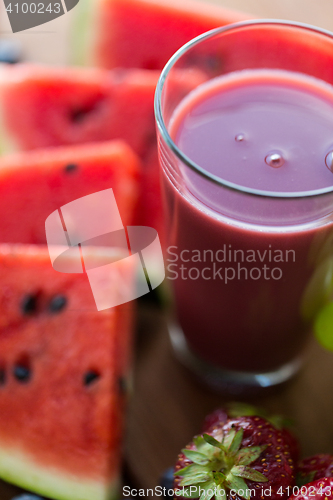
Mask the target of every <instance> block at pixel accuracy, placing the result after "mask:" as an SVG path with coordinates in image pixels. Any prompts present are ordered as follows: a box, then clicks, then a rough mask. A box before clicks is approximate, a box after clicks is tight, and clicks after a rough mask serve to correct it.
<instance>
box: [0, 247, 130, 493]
mask: <svg viewBox="0 0 333 500" xmlns="http://www.w3.org/2000/svg"><path fill="white" fill-rule="evenodd" d="M86 255H87V259H88V261H87V262H89V264H94V265H95V264H99V263H103V262H105V258H106V257H108V259H109V260H110V259H111V260H117V261H118V263H119V264H118V266H119V273H118V275H117V278H116V281H117V283H116V284H115V286H117V287H119V288H121V287H122V286H125V287H128V283H129V281H130V280H132V277H133V275H132V271H133V269H132V266H131V265H130V266H127V265H126V264H125V260H118V259H119V258H120V257H121V255H122V254H119V253H118V251H115V250H111V251H110V250H109V249H107V248H93V247H90V248H88V247H87V254H86ZM68 260H69V264H70V261H71V260H72V258H71V257H69V258H68ZM0 277H1V278H0V280H1V282H2V287H1V289H0V304H1V309H2V313H3V316H4V315H5V316H6V318H7V319H5V318H4V317H2V318H1V323H0V333H1V335H0V345H1V349H0V352H1V369H2V370H3V369H4V367H5V369H6V378H5V383H3V384H2V385H1V387H0V393H1V400H0V477H1V478H2V479H4V480H6V481H8V482H11V483H14V484H16V485H18V486H21V487H23V488H25V489H28V490H31V491H34V492H35V493H38V494H41V495H45V496H47V497H48V498H52V499H56V500H92V499H94V500H109V499H113V498H116V497H117V494H118V493H119V490H118V488H119V484H118V474H119V465H120V452H121V431H122V428H123V425H122V412H123V409H124V403H125V399H124V394H123V391H122V390H121V391H120V390H119V389H118V377H121V378H123V379H125V380H126V378H127V376H128V370H129V357H130V353H129V351H130V345H131V339H130V338H131V331H132V328H131V321H129V318H130V317H131V311H132V309H133V304H131V303H129V304H125V305H123V306H120V307H117V308H113V309H110V310H106V311H104V312H102V313H101V312H97V310H96V307H95V309H94V310H91V309H90V303H91V298H92V296H91V290H90V287H89V284H88V281H87V278H86V276H85V275H82V274H80V275H70V274H62V273H57V272H56V271H54V270H53V269H52V266H51V264H50V259H49V255H48V250H47V247H46V246H36V245H7V244H0ZM36 290H38V292H39V294H40V296H39V297H40V298H39V300H40V306H41V307H40V309H39V312H36V313H34V314H31V315H28V316H24V315H23V316H22V313H21V309H20V304H21V303H22V301H21V299H22V298H23V297H25V296H26V294H30V293H33V292H34V291H36ZM59 293H61V294H65V297H66V298H67V304H68V305H67V306H66V307H65V309H64V310H63V311H61V312H58V313H57V314H50V313H48V312H47V309H46V310H45V308H44V306H45V305H46V304H48V303H49V299H50V298H51V297H53V296H54V295H56V294H59ZM90 296H91V297H90ZM43 304H44V306H43ZM71 305H72V306H74V309H73V310H71V307H70V306H71ZM77 306H78V307H77ZM86 308H87V310H86ZM76 309H78V310H76ZM89 309H90V310H89ZM83 329H86V331H85V332H83V331H82V330H83ZM66 346H67V347H66ZM68 346H70V349H68ZM22 352H25V353H26V355H27V356H28V358H30V359H31V367H32V376H31V379H29V380H28V381H27V382H26V383H25V384H23V383H20V382H18V381H17V380H15V378H14V377H13V376H12V367H13V362H14V361H15V360H18V355H20V353H22ZM91 364H92V366H93V367H96V369H98V370H100V373H101V379H100V380H99V381H98V382H97V384H96V385H93V386H92V387H85V386H83V385H82V382H81V377H82V373H84V372H85V370H86V368H89V366H90V365H91ZM78 382H79V384H77V383H78ZM108 423H109V425H108ZM73 426H74V428H73ZM71 429H72V431H73V432H71Z"/></svg>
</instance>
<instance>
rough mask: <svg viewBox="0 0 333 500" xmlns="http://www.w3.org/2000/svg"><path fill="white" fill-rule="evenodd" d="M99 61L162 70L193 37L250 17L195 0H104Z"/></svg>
mask: <svg viewBox="0 0 333 500" xmlns="http://www.w3.org/2000/svg"><path fill="white" fill-rule="evenodd" d="M97 6H98V7H97V8H98V12H97V16H98V17H97V18H98V21H97V26H96V32H95V37H96V61H97V64H98V65H100V66H101V67H104V68H114V67H127V68H130V67H135V68H144V69H162V68H163V67H164V65H165V64H166V63H167V61H168V60H169V59H170V57H171V56H172V55H173V54H174V53H175V52H176V51H177V50H178V49H179V48H180V47H181V46H182V45H184V44H185V43H186V42H188V41H189V40H191V39H192V38H194V37H196V36H198V35H200V34H201V33H204V32H206V31H209V30H211V29H213V28H217V27H219V26H224V25H226V24H230V23H235V22H239V21H244V20H246V19H249V18H251V17H252V16H250V15H246V14H244V13H241V12H237V11H233V10H228V9H225V8H223V7H220V6H218V5H213V4H211V3H208V2H197V1H192V0H182V1H178V0H100V1H99V2H97Z"/></svg>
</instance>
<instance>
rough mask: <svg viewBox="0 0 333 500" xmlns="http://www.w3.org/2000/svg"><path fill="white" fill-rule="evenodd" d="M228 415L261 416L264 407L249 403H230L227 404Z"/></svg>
mask: <svg viewBox="0 0 333 500" xmlns="http://www.w3.org/2000/svg"><path fill="white" fill-rule="evenodd" d="M227 410H228V415H229V416H230V417H234V418H236V417H253V416H257V417H260V416H262V414H263V410H262V408H257V407H256V406H253V405H249V404H247V403H235V402H234V403H229V404H228V405H227Z"/></svg>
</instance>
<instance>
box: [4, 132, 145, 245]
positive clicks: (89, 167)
mask: <svg viewBox="0 0 333 500" xmlns="http://www.w3.org/2000/svg"><path fill="white" fill-rule="evenodd" d="M68 166H69V167H68ZM139 168H140V167H139V161H138V159H137V157H136V156H135V154H134V153H133V152H132V150H131V149H130V148H129V147H128V146H127V145H126V144H125V143H124V142H120V141H111V142H108V143H103V144H92V145H84V146H75V147H64V148H55V149H48V150H44V151H36V152H35V151H32V152H29V153H21V154H15V155H12V156H7V157H3V158H1V159H0V241H1V242H9V243H27V244H44V243H46V236H45V221H46V219H47V217H48V216H49V215H50V214H51V213H52V212H54V211H55V210H58V209H59V208H61V207H62V206H63V205H65V204H67V203H69V202H71V201H74V200H76V199H78V198H81V197H83V196H86V195H89V194H92V193H95V192H98V191H102V190H105V189H108V188H112V189H113V191H114V194H115V198H116V202H117V205H118V209H119V212H120V215H121V218H122V222H123V224H124V225H125V226H127V225H131V224H133V219H134V216H133V214H134V210H135V207H136V204H137V199H138V191H139V187H138V186H139V184H138V183H139Z"/></svg>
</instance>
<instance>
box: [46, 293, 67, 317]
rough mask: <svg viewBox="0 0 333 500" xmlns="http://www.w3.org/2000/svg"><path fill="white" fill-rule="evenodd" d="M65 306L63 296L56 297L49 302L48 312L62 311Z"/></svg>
mask: <svg viewBox="0 0 333 500" xmlns="http://www.w3.org/2000/svg"><path fill="white" fill-rule="evenodd" d="M66 305H67V299H66V297H64V296H63V295H56V296H55V297H53V299H52V300H51V302H50V305H49V311H50V312H51V313H58V312H60V311H62V310H63V309H64V308H65V307H66Z"/></svg>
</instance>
